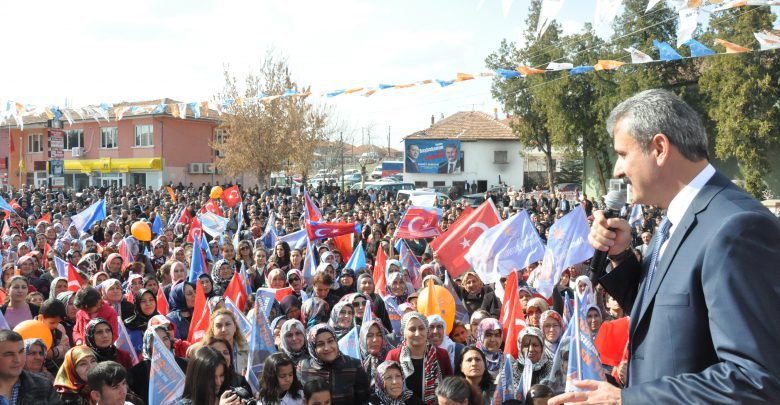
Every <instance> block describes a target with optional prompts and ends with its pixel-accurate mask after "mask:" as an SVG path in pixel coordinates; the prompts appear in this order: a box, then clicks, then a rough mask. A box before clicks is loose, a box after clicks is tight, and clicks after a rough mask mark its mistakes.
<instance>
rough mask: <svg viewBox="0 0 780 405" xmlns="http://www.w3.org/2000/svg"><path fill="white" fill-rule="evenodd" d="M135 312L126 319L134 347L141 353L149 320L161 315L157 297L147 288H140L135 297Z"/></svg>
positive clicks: (128, 332)
mask: <svg viewBox="0 0 780 405" xmlns="http://www.w3.org/2000/svg"><path fill="white" fill-rule="evenodd" d="M133 309H134V314H133V316H131V317H130V318H127V320H126V321H125V326H126V327H127V334H128V335H129V336H130V341H131V342H132V343H133V349H135V351H136V353H141V349H142V348H143V343H144V332H146V328H147V326H148V325H149V320H150V319H152V317H153V316H155V315H159V314H160V313H159V312H157V297H155V296H154V294H152V292H151V291H149V290H147V289H146V288H142V289H140V290H138V292H137V293H136V294H135V297H134V298H133Z"/></svg>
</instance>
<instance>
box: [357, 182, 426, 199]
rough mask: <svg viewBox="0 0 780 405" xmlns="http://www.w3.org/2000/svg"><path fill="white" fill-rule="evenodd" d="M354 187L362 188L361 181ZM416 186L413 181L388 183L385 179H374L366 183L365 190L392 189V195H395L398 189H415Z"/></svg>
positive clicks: (379, 190)
mask: <svg viewBox="0 0 780 405" xmlns="http://www.w3.org/2000/svg"><path fill="white" fill-rule="evenodd" d="M352 188H353V189H355V190H359V189H360V183H357V184H355V185H354V186H352ZM414 189H415V186H414V184H412V183H388V182H384V181H373V182H370V183H366V187H365V188H364V190H366V191H368V190H374V191H376V192H381V191H384V190H388V191H390V194H391V195H392V196H395V195H396V194H397V193H398V191H400V190H414Z"/></svg>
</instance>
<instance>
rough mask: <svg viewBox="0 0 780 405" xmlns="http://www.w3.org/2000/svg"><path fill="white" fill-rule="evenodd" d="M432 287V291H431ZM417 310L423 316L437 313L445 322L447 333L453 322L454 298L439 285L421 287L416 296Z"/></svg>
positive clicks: (450, 329)
mask: <svg viewBox="0 0 780 405" xmlns="http://www.w3.org/2000/svg"><path fill="white" fill-rule="evenodd" d="M431 288H433V292H431ZM417 310H418V311H420V313H421V314H423V315H425V316H429V315H439V316H441V317H442V318H443V319H444V322H445V323H446V324H447V334H448V335H449V334H450V332H452V327H453V325H454V324H455V298H453V296H452V294H450V291H449V290H447V289H446V288H444V287H442V286H440V285H433V286H428V287H425V288H423V290H422V291H421V292H420V296H419V297H417Z"/></svg>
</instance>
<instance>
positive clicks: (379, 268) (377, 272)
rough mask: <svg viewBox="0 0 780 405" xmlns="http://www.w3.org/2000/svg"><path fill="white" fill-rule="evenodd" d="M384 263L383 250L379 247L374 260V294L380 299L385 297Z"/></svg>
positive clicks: (385, 259)
mask: <svg viewBox="0 0 780 405" xmlns="http://www.w3.org/2000/svg"><path fill="white" fill-rule="evenodd" d="M386 261H387V258H386V257H385V250H384V249H382V248H381V247H380V248H379V249H377V253H376V260H374V293H376V294H379V295H380V296H382V297H384V296H385V295H387V277H386V276H385V268H386V267H387V264H386V263H385V262H386Z"/></svg>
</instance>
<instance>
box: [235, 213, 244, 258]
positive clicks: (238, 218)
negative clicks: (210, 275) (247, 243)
mask: <svg viewBox="0 0 780 405" xmlns="http://www.w3.org/2000/svg"><path fill="white" fill-rule="evenodd" d="M236 223H237V224H238V228H237V229H236V233H235V234H234V235H233V249H234V250H235V251H236V252H238V238H239V237H240V236H241V228H242V227H243V226H244V202H243V201H241V202H240V203H238V214H236Z"/></svg>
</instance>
